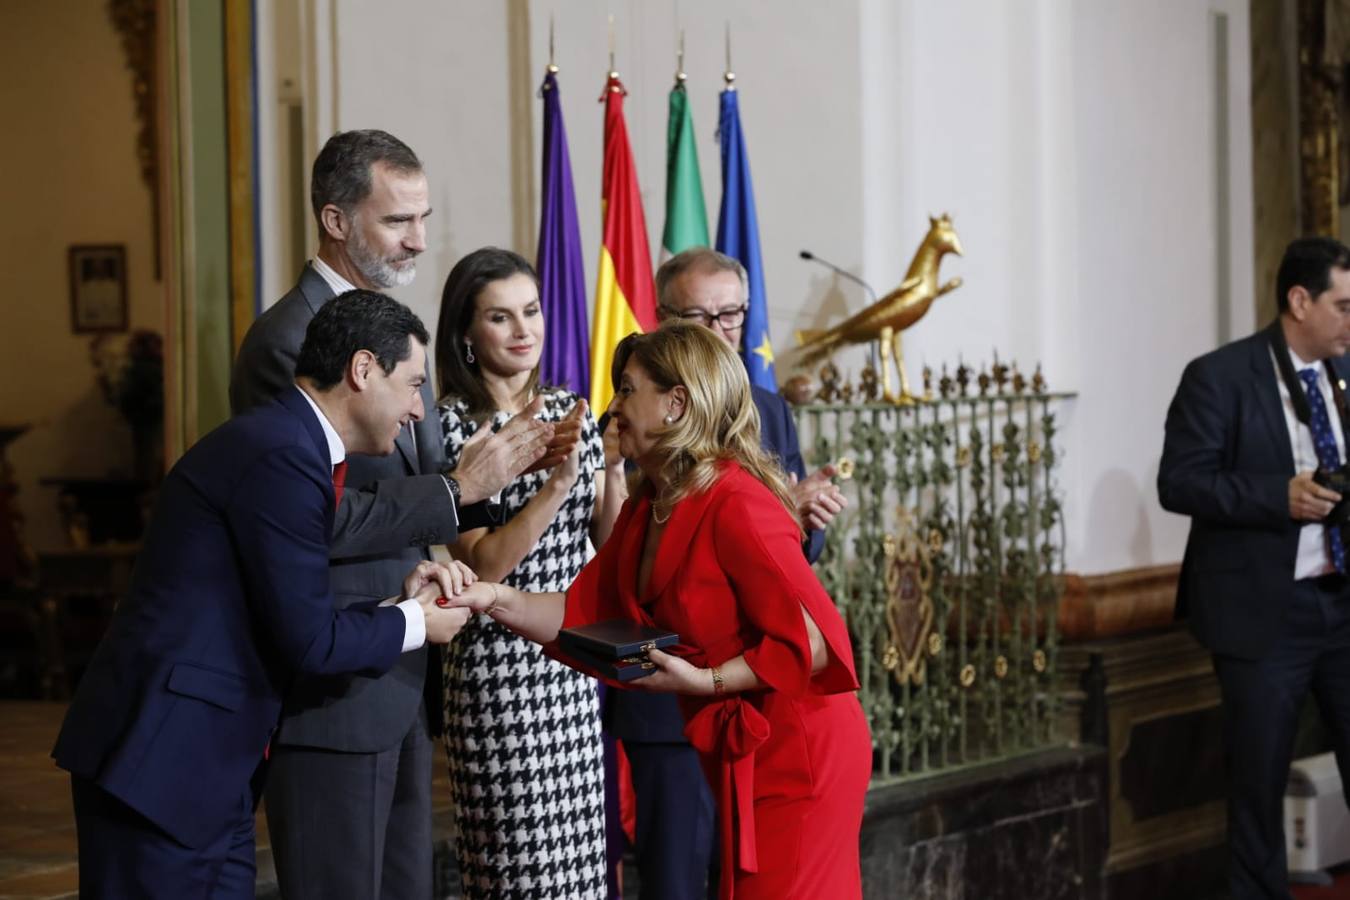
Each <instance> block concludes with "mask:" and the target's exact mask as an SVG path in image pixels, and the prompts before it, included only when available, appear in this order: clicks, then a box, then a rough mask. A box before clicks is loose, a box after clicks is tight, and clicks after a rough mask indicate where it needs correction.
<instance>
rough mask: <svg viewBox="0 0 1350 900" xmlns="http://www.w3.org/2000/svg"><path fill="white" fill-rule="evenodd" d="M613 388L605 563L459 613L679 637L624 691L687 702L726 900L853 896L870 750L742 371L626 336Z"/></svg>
mask: <svg viewBox="0 0 1350 900" xmlns="http://www.w3.org/2000/svg"><path fill="white" fill-rule="evenodd" d="M613 377H614V388H615V397H614V401H613V402H612V403H611V404H610V407H609V409H610V412H611V414H612V415H613V426H612V427H615V428H617V430H618V434H619V448H620V451H621V452H622V453H623V455H624V456H625V457H626V458H627V459H629V460H632V461H633V462H635V463H636V464H637V466H638V468H639V470H640V472H641V476H642V477H641V482H640V484H639V486H638V488H637V490H636V491H635V492H634V494H633V496H632V497H631V498H630V499H629V500H628V502H627V503H626V504H625V505H624V508H623V511H622V513H621V514H620V516H619V519H618V521H617V522H616V523H615V526H614V532H613V534H612V536H611V538H610V539H609V540H608V541H607V542H606V543H605V544H604V546H603V547H602V548H601V550H600V553H599V555H598V556H596V558H595V559H593V560H592V561H591V562H590V564H589V565H587V566H586V567H585V568H584V569H583V570H582V572H581V574H580V576H578V578H577V580H576V581H575V582H574V583H573V584H572V586H571V588H569V589H568V591H567V593H566V594H561V593H559V594H526V593H523V592H521V591H517V590H515V589H513V588H509V587H504V586H502V585H494V584H490V583H486V582H479V583H478V585H477V586H475V587H474V588H470V589H469V590H467V591H466V592H465V593H464V594H462V595H461V596H460V597H458V598H455V599H454V600H452V601H451V602H452V603H454V604H455V605H468V606H471V607H472V608H473V609H475V610H476V611H478V612H484V613H487V614H488V615H490V616H492V618H493V619H495V620H496V621H497V622H499V623H501V624H502V625H504V626H506V627H507V628H510V629H512V630H513V631H516V632H517V633H519V634H522V635H524V636H526V637H528V638H530V639H532V640H535V641H538V642H540V643H543V644H551V643H552V642H553V641H554V640H555V639H556V638H557V635H558V630H559V629H560V628H570V627H573V626H577V625H586V624H590V623H593V622H598V621H604V620H607V619H628V620H631V621H637V622H641V623H643V624H647V625H654V626H657V627H660V628H664V629H667V630H670V631H675V632H678V633H679V635H680V641H681V646H682V647H683V648H684V649H685V652H683V653H681V654H679V655H674V654H666V653H662V652H661V651H659V650H654V651H652V653H651V658H652V661H653V662H655V663H656V665H657V668H658V671H657V672H656V673H655V674H653V675H651V676H650V677H648V678H644V679H642V680H640V681H638V682H634V683H630V684H628V685H622V686H623V687H638V688H642V689H646V690H657V691H673V692H676V693H677V694H679V695H680V705H681V708H682V710H683V712H684V715H685V720H686V727H685V734H686V735H687V736H688V737H689V740H690V742H691V743H693V745H694V746H695V747H696V748H698V750H699V752H700V754H701V756H702V759H703V765H704V771H705V773H706V774H707V776H708V780H709V783H710V784H711V785H712V789H713V794H714V796H715V797H716V798H717V806H718V821H719V825H720V828H721V835H720V836H721V853H722V873H723V875H722V884H721V886H720V896H721V897H722V898H724V900H725V898H730V897H733V896H734V897H736V898H737V900H749V898H773V900H784V898H813V900H814V898H820V897H830V898H848V897H860V896H861V894H862V885H861V878H860V873H859V866H858V833H859V830H860V828H861V826H862V812H863V798H864V794H865V793H866V790H867V782H868V777H869V775H870V773H871V763H872V747H871V737H870V735H869V733H868V729H867V723H866V721H865V719H864V717H863V712H862V708H861V706H860V705H859V703H858V699H857V697H856V696H855V694H854V691H856V690H857V687H858V681H857V677H856V675H855V674H854V670H853V651H852V647H851V646H850V644H849V638H848V632H847V630H846V628H845V626H844V621H843V619H842V618H841V617H840V615H839V612H838V610H837V609H836V608H835V606H834V603H833V602H832V601H831V600H830V598H829V596H828V595H827V594H826V593H825V591H824V589H823V588H822V587H821V586H820V582H819V581H818V580H817V579H816V576H815V574H814V573H813V572H812V571H811V568H810V566H809V565H808V564H807V562H806V560H805V558H804V557H803V556H802V552H801V537H802V536H801V527H800V525H799V523H798V522H797V520H796V518H795V514H794V513H793V509H794V505H793V503H792V499H791V496H790V495H789V493H788V489H787V483H786V481H785V479H784V477H783V474H782V472H781V470H780V469H779V468H778V466H777V464H776V463H775V462H774V461H773V460H772V459H771V458H770V457H769V456H767V455H766V454H765V453H764V451H763V450H761V449H760V445H759V416H758V414H757V413H756V412H755V407H754V404H753V402H752V401H751V398H750V385H749V381H748V379H747V378H746V374H745V369H744V367H743V365H742V363H741V361H740V359H739V358H738V357H737V356H736V355H735V353H734V352H733V351H732V350H731V349H730V348H729V347H728V346H727V345H726V343H725V342H724V341H722V340H721V339H720V338H718V337H717V336H716V335H714V334H713V333H712V332H710V331H708V330H707V329H704V328H701V327H698V326H692V325H680V324H675V325H669V326H666V327H663V328H660V329H658V330H657V331H654V332H652V333H650V334H643V335H632V336H630V337H628V338H626V339H625V340H624V341H623V342H622V343H621V344H620V345H619V347H618V349H617V351H616V352H615V356H614V365H613ZM616 686H617V685H616Z"/></svg>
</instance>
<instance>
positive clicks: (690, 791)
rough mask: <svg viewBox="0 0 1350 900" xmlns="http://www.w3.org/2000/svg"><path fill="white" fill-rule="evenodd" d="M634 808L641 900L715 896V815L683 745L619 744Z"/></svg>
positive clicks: (692, 754)
mask: <svg viewBox="0 0 1350 900" xmlns="http://www.w3.org/2000/svg"><path fill="white" fill-rule="evenodd" d="M624 752H625V753H627V754H628V764H629V766H630V768H631V771H632V774H633V794H634V795H635V796H634V800H635V801H636V805H637V828H636V829H635V830H636V832H637V833H636V835H635V837H636V842H635V845H634V847H633V852H634V854H635V855H636V856H637V865H638V879H639V880H640V881H641V883H642V889H641V891H640V896H641V898H642V900H704V898H705V897H716V896H717V879H718V875H719V867H718V865H717V862H718V860H717V851H716V844H715V836H716V835H715V829H716V816H715V813H714V809H713V798H712V791H711V790H710V789H709V788H708V781H707V779H706V778H705V777H704V775H703V768H702V766H701V765H700V764H699V760H698V751H696V750H695V749H694V748H693V747H691V746H689V745H688V744H672V743H666V744H656V743H653V744H647V743H638V742H632V743H630V742H624Z"/></svg>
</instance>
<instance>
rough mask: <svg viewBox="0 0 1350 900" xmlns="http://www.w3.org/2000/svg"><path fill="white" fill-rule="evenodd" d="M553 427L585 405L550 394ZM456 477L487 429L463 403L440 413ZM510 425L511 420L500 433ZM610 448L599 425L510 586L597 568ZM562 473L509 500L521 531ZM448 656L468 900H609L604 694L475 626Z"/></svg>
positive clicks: (449, 733)
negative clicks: (593, 527)
mask: <svg viewBox="0 0 1350 900" xmlns="http://www.w3.org/2000/svg"><path fill="white" fill-rule="evenodd" d="M543 396H544V411H543V414H542V418H544V419H546V420H549V421H557V420H559V419H561V418H562V417H563V416H565V415H566V414H567V412H568V410H570V409H571V408H572V404H573V403H575V402H576V400H577V399H578V398H577V395H576V394H573V393H571V392H568V391H562V390H546V391H545V392H543ZM440 416H441V427H442V430H443V432H444V434H445V454H446V458H447V460H448V461H449V464H450V466H451V467H453V466H454V465H455V463H456V462H457V461H458V459H459V453H460V449H461V448H462V447H463V446H464V442H465V441H466V440H468V439H469V437H470V436H471V435H472V434H473V432H474V429H475V427H476V426H475V425H474V423H473V422H472V421H471V420H470V419H469V418H468V416H467V408H466V406H465V405H464V404H463V402H462V401H461V402H456V403H453V404H450V405H443V406H441V407H440ZM508 419H509V416H508V415H507V414H506V413H497V414H496V415H495V416H494V417H493V420H492V428H493V430H494V431H495V430H497V429H499V428H501V426H502V425H504V424H505V423H506V421H507V420H508ZM603 468H604V449H603V446H602V444H601V439H600V432H599V430H598V429H597V428H596V424H595V419H594V418H592V416H591V415H590V413H589V412H588V413H587V414H586V421H585V424H584V426H583V428H582V451H581V474H580V475H579V476H578V477H577V480H576V483H575V484H574V485H573V486H572V490H571V492H570V493H569V494H568V496H567V499H566V500H565V501H564V502H563V506H562V508H561V509H560V510H559V512H558V515H557V516H556V517H554V520H553V522H552V523H550V525H549V527H548V529H547V530H546V531H545V532H544V535H543V537H541V538H540V540H539V542H538V543H537V544H535V546H534V548H533V549H532V550H531V551H530V553H529V555H527V556H526V557H525V559H523V560H522V561H521V563H520V565H518V566H516V568H515V569H514V570H513V571H512V572H511V573H510V574H509V575H507V576H506V578H505V579H504V581H505V583H506V584H509V585H511V586H513V587H516V588H519V589H521V590H525V591H562V590H566V589H567V587H568V586H569V585H570V584H571V583H572V580H573V579H574V578H576V576H577V573H578V572H580V571H581V567H582V565H583V564H584V563H585V561H586V540H587V534H588V531H589V529H590V523H591V513H592V511H593V510H594V508H595V481H594V478H593V476H594V475H595V472H596V470H597V469H603ZM548 476H549V473H548V472H546V471H545V472H533V473H530V474H528V475H522V476H520V477H519V478H517V479H516V480H515V481H513V482H512V483H511V484H510V485H509V486H508V487H507V488H506V489H505V490H504V491H503V492H502V504H503V518H504V520H506V521H509V520H510V518H511V517H512V516H514V515H515V514H516V513H517V512H519V511H520V509H521V508H522V507H523V506H524V505H525V504H526V503H527V502H528V501H529V500H530V498H531V497H533V496H534V495H535V494H536V493H538V491H539V490H540V488H541V487H542V486H543V484H544V482H545V481H546V480H547V478H548ZM446 649H447V652H446V654H445V670H444V677H445V682H444V683H445V694H444V696H445V747H446V753H447V755H448V756H449V758H450V784H451V789H452V792H453V795H454V801H455V820H456V824H457V825H458V828H459V838H458V840H457V841H456V843H455V849H456V852H457V854H458V857H459V870H460V875H461V878H462V880H463V888H464V896H465V897H466V898H522V900H524V898H529V900H535V898H542V897H548V898H591V897H594V898H602V897H604V896H605V870H604V867H605V808H604V760H603V756H602V750H601V744H600V711H599V707H598V704H597V701H596V688H595V682H594V681H593V680H591V679H590V678H588V677H587V676H585V675H582V674H581V673H579V672H576V671H574V670H572V669H569V668H568V667H566V666H564V665H563V664H562V663H559V662H556V661H554V660H552V659H549V658H548V657H546V656H544V654H543V652H542V651H541V649H540V647H539V645H538V644H534V643H531V642H530V641H527V640H525V639H524V638H522V637H518V636H516V635H514V634H512V633H511V632H510V631H507V630H506V629H505V628H503V627H502V626H500V625H498V624H497V623H496V622H493V621H492V620H491V619H489V618H488V617H486V616H474V617H473V618H472V619H471V620H470V621H469V623H468V624H467V625H466V626H465V627H464V629H463V631H461V632H460V634H459V635H458V636H457V637H456V638H455V640H454V641H453V642H451V644H450V646H449V647H448V648H446Z"/></svg>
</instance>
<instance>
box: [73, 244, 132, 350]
mask: <svg viewBox="0 0 1350 900" xmlns="http://www.w3.org/2000/svg"><path fill="white" fill-rule="evenodd" d="M70 327H71V330H72V331H74V332H75V333H76V334H82V333H85V332H97V331H126V330H127V248H126V245H125V244H72V245H71V248H70Z"/></svg>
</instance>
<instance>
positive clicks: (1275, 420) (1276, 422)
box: [1248, 323, 1294, 473]
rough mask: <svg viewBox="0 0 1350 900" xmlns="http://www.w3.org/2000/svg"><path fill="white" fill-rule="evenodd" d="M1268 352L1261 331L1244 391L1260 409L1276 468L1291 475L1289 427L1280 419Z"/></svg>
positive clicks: (1269, 350) (1279, 409) (1292, 451)
mask: <svg viewBox="0 0 1350 900" xmlns="http://www.w3.org/2000/svg"><path fill="white" fill-rule="evenodd" d="M1275 327H1277V328H1278V327H1279V324H1278V323H1276V325H1275ZM1271 353H1272V351H1271V349H1270V342H1269V341H1268V340H1266V339H1265V332H1264V331H1263V332H1261V333H1260V334H1258V335H1257V336H1256V340H1254V341H1253V342H1252V355H1251V362H1252V367H1251V381H1250V382H1249V384H1248V389H1249V390H1250V392H1251V395H1252V396H1253V397H1254V398H1255V399H1256V406H1257V408H1258V409H1260V410H1261V417H1262V418H1263V419H1264V420H1265V423H1266V428H1267V429H1269V431H1270V436H1271V439H1272V440H1271V443H1272V445H1273V446H1274V447H1275V455H1276V456H1277V457H1278V458H1279V460H1280V465H1281V466H1282V467H1283V468H1284V469H1285V470H1287V471H1288V472H1290V473H1292V472H1293V471H1294V450H1293V444H1292V441H1291V438H1290V435H1289V424H1288V423H1287V422H1286V421H1285V417H1284V405H1283V404H1282V403H1281V402H1280V388H1279V385H1278V382H1277V381H1276V379H1277V378H1278V377H1279V375H1278V374H1277V373H1276V371H1275V361H1274V360H1273V359H1272V358H1271Z"/></svg>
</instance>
